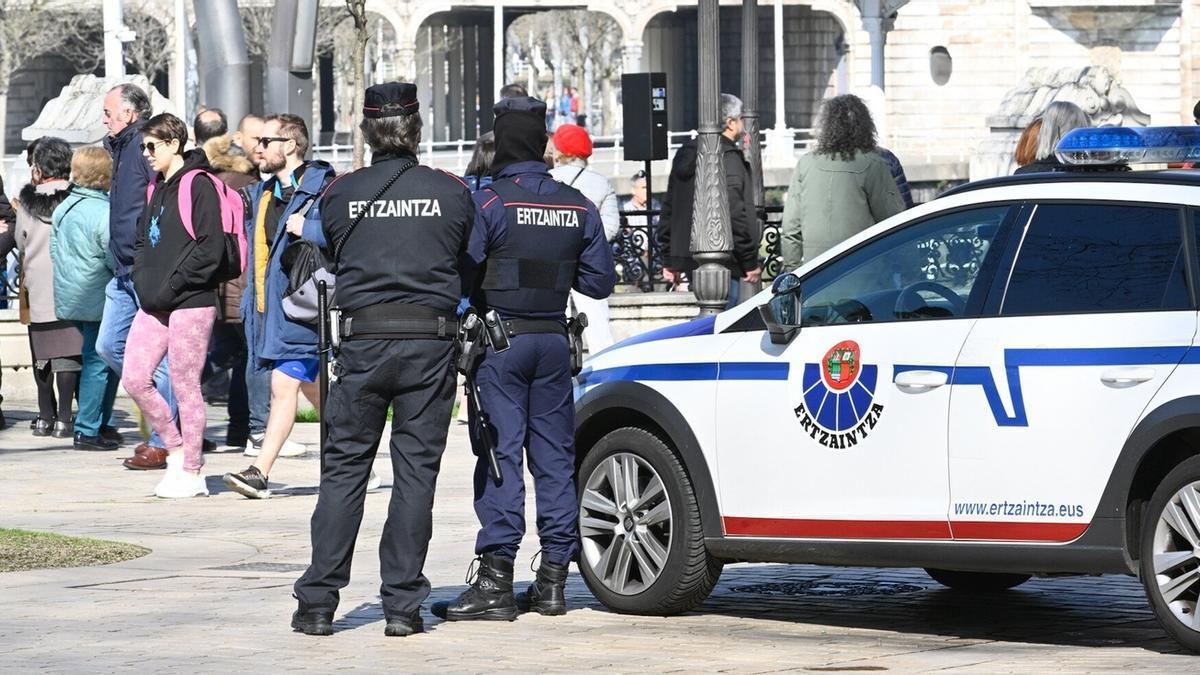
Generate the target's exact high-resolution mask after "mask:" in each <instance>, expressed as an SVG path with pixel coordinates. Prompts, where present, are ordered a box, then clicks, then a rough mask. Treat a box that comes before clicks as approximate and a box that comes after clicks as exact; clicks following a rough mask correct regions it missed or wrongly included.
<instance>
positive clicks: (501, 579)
mask: <svg viewBox="0 0 1200 675" xmlns="http://www.w3.org/2000/svg"><path fill="white" fill-rule="evenodd" d="M477 562H478V563H479V570H478V573H477V574H476V576H475V580H474V581H473V582H472V583H471V587H470V588H468V589H467V590H465V591H463V592H462V595H460V596H458V597H457V598H456V599H455V600H454V601H453V602H435V603H433V608H432V609H433V613H434V615H435V616H437V617H439V618H442V619H445V620H446V621H467V620H469V619H485V620H489V621H512V620H514V619H516V618H517V602H516V600H515V599H514V598H513V592H512V584H513V562H512V561H511V560H505V559H504V558H499V557H497V556H495V555H494V554H491V553H485V554H483V555H481V556H479V558H478V559H477ZM472 566H474V563H472ZM467 580H468V581H471V577H470V575H469V574H468V576H467Z"/></svg>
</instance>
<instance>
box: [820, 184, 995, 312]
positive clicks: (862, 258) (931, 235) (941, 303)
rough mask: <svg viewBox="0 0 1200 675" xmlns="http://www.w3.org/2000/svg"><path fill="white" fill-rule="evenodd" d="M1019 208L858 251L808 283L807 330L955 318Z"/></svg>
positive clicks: (916, 230) (927, 225) (912, 228)
mask: <svg viewBox="0 0 1200 675" xmlns="http://www.w3.org/2000/svg"><path fill="white" fill-rule="evenodd" d="M1015 208H1017V207H1015V206H1007V205H1003V206H989V207H985V208H977V209H968V210H963V211H956V212H954V213H948V214H944V215H940V216H935V217H932V218H929V219H927V220H923V221H920V222H918V223H914V224H912V225H909V226H907V227H905V228H904V229H902V230H899V231H896V232H891V233H889V234H887V235H885V236H883V237H880V238H878V239H875V240H874V241H872V242H870V243H868V244H866V245H865V246H862V247H860V248H857V249H855V250H853V251H851V252H849V253H847V254H845V255H843V256H842V257H841V258H839V259H837V260H835V261H834V262H833V263H831V264H829V265H826V266H825V267H823V268H821V269H820V270H817V271H816V272H815V273H813V274H812V275H810V276H808V277H806V278H805V279H804V282H803V284H802V290H803V292H802V297H803V305H802V312H803V325H806V326H823V325H830V324H840V323H861V322H875V321H900V320H918V319H935V318H956V317H962V316H965V315H966V314H967V306H968V300H969V299H970V297H971V291H972V289H974V287H975V282H976V281H977V279H978V277H979V271H980V268H981V267H982V266H983V261H984V258H985V257H986V256H987V254H988V251H990V250H991V248H992V241H993V239H994V238H995V236H996V233H997V232H998V231H999V230H1000V225H1001V223H1003V222H1004V219H1005V218H1006V217H1007V216H1008V215H1009V213H1010V212H1011V211H1012V210H1013V209H1015Z"/></svg>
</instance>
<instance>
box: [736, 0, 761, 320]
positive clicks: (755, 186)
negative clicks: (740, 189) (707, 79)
mask: <svg viewBox="0 0 1200 675" xmlns="http://www.w3.org/2000/svg"><path fill="white" fill-rule="evenodd" d="M758 107H759V106H758V0H742V123H743V125H744V126H745V132H746V133H745V136H746V160H747V161H748V162H749V163H750V181H751V192H752V195H751V198H752V199H753V200H754V212H755V216H754V219H755V224H756V225H757V229H758V231H759V232H761V231H762V221H760V220H759V219H758V209H759V208H760V207H761V206H762V205H763V200H764V195H763V163H762V144H761V142H760V140H759V133H758V128H759V122H758ZM741 284H742V286H741V289H740V291H739V293H738V301H739V302H740V301H743V300H745V299H746V298H749V297H750V296H752V295H754V294H755V293H758V291H759V290H760V289H761V285H760V284H759V283H757V282H756V283H753V284H752V283H750V282H747V281H743V282H741Z"/></svg>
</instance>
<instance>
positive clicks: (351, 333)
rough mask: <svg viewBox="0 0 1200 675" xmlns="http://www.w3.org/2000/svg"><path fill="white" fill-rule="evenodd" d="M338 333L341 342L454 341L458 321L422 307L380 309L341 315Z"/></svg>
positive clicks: (384, 306) (364, 309) (404, 306)
mask: <svg viewBox="0 0 1200 675" xmlns="http://www.w3.org/2000/svg"><path fill="white" fill-rule="evenodd" d="M337 329H338V334H339V335H340V336H341V339H343V340H453V339H454V338H455V337H456V336H457V335H458V318H457V317H455V316H454V315H441V314H440V313H439V312H436V311H433V310H430V309H429V308H425V307H421V308H418V307H414V306H412V305H394V306H386V305H380V306H374V307H366V308H363V309H362V310H358V311H355V312H352V313H350V314H349V315H342V316H341V317H340V318H339V319H338V326H337Z"/></svg>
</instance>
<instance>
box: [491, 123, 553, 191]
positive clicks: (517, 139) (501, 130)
mask: <svg viewBox="0 0 1200 675" xmlns="http://www.w3.org/2000/svg"><path fill="white" fill-rule="evenodd" d="M494 131H495V134H496V157H495V158H494V159H493V160H492V176H499V175H500V172H501V171H503V170H504V167H506V166H508V165H509V164H516V163H518V162H543V161H545V156H546V118H545V116H543V115H535V114H531V113H524V112H510V113H507V114H504V115H500V116H499V117H497V118H496V127H495V129H494Z"/></svg>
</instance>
